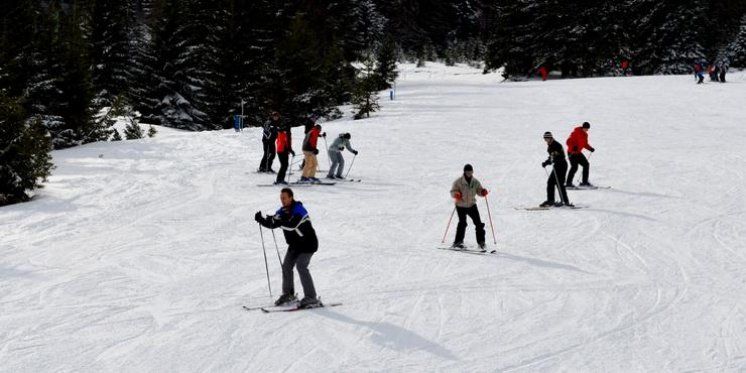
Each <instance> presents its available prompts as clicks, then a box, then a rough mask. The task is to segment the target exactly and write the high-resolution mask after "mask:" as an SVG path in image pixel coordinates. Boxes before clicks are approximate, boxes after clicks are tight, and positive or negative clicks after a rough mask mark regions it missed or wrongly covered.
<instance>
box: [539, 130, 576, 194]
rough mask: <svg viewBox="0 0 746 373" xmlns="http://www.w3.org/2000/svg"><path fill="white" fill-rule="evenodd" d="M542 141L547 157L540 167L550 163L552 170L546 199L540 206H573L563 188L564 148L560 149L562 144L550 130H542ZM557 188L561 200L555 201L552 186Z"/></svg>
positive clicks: (564, 171)
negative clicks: (545, 147) (555, 139)
mask: <svg viewBox="0 0 746 373" xmlns="http://www.w3.org/2000/svg"><path fill="white" fill-rule="evenodd" d="M544 141H546V143H547V153H549V158H547V160H546V161H544V162H543V163H542V164H541V167H546V166H549V165H552V172H551V173H550V174H549V178H548V179H547V200H546V201H544V202H543V203H542V204H541V205H540V206H541V207H552V206H562V205H566V206H571V207H572V206H573V205H572V204H571V203H570V200H569V199H568V198H567V190H565V173H567V161H565V150H564V149H562V145H561V144H560V143H558V142H557V141H554V136H552V133H551V132H544ZM555 187H556V188H557V189H559V194H560V199H561V200H562V202H560V203H556V202H555V201H554V188H555Z"/></svg>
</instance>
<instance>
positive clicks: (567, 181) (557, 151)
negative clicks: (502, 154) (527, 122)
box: [539, 122, 596, 207]
mask: <svg viewBox="0 0 746 373" xmlns="http://www.w3.org/2000/svg"><path fill="white" fill-rule="evenodd" d="M590 129H591V124H590V123H588V122H584V123H583V124H582V125H581V126H578V127H575V129H573V131H572V133H571V134H570V136H569V137H568V138H567V141H566V142H565V143H566V145H567V154H568V157H569V158H570V171H569V173H568V170H567V160H566V159H565V151H564V149H563V148H562V145H561V144H560V143H558V142H557V141H555V140H554V136H553V135H552V133H551V132H545V133H544V141H545V142H546V143H547V153H549V157H548V158H547V159H546V160H545V161H544V162H543V163H542V164H541V166H542V167H547V166H549V165H551V166H552V172H550V173H549V175H548V179H547V200H546V201H544V202H543V203H542V204H541V205H539V206H540V207H552V206H558V207H559V206H563V205H564V206H569V207H572V206H573V205H572V203H570V199H569V198H568V197H567V188H572V189H575V188H577V187H576V186H575V185H574V184H573V179H574V178H575V173H576V172H577V171H578V166H582V167H583V177H582V181H581V182H580V184H579V187H580V188H593V185H592V184H591V183H590V182H589V181H588V177H589V176H590V163H589V162H588V158H586V156H585V154H583V150H588V151H590V152H591V153H593V152H595V151H596V149H595V148H593V147H592V146H591V145H590V144H589V143H588V131H589V130H590ZM565 176H567V177H565ZM555 188H556V189H558V190H559V196H560V201H559V202H557V201H555V198H554V189H555Z"/></svg>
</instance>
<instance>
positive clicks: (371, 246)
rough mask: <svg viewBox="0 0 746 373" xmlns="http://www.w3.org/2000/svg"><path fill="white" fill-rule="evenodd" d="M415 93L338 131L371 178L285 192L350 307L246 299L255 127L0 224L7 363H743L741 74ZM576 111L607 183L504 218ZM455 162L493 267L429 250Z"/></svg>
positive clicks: (413, 80) (58, 179)
mask: <svg viewBox="0 0 746 373" xmlns="http://www.w3.org/2000/svg"><path fill="white" fill-rule="evenodd" d="M401 78H402V79H401V81H400V82H399V83H398V99H397V100H396V101H393V102H391V101H388V100H382V101H381V103H382V105H383V111H382V112H381V113H378V114H376V115H375V117H374V118H371V119H369V120H364V121H351V120H340V121H337V122H334V123H329V124H325V125H324V129H325V130H326V131H328V132H329V133H330V134H332V135H336V134H337V133H340V132H342V131H350V132H352V134H353V138H352V144H353V146H354V147H355V148H357V149H358V150H360V155H359V156H358V158H357V160H356V161H355V166H354V168H353V170H352V173H351V174H350V176H356V177H361V178H363V179H364V180H363V182H362V183H359V184H358V183H354V184H353V183H345V184H338V185H336V186H334V187H305V188H297V190H296V193H297V199H299V200H301V201H303V202H304V203H305V205H306V207H307V208H308V210H309V211H310V214H311V217H312V219H313V221H314V226H315V227H316V230H317V232H318V234H319V237H320V242H321V247H320V250H319V252H318V253H317V254H316V255H315V256H314V258H313V261H312V263H311V271H312V273H313V275H314V279H315V282H316V285H317V290H318V292H319V295H320V296H321V297H322V299H324V300H326V301H329V302H332V301H341V302H344V306H342V307H336V308H332V309H322V310H314V311H307V312H296V313H288V314H268V315H267V314H262V313H260V312H247V311H244V310H242V309H241V305H244V304H262V303H264V302H267V300H268V299H267V284H266V275H265V272H264V259H263V256H262V246H261V241H260V236H259V231H258V228H257V225H256V224H255V223H254V222H253V214H254V212H255V211H257V210H260V209H261V210H263V211H265V212H270V211H274V210H275V209H276V208H277V207H278V206H279V195H278V190H277V189H276V188H260V187H257V186H256V185H257V184H264V183H268V182H270V181H271V180H272V178H271V177H270V176H267V175H262V174H256V173H253V171H254V169H255V168H256V167H257V164H258V161H259V158H260V156H261V154H260V140H259V136H260V133H259V131H258V130H256V129H251V130H248V131H246V132H243V133H241V134H236V133H234V132H232V131H223V132H202V133H188V132H178V131H161V133H159V135H158V136H157V137H156V138H154V139H144V140H137V141H123V142H118V143H97V144H88V145H85V146H82V147H79V148H74V149H69V150H64V151H57V152H54V159H55V163H56V164H57V166H58V167H57V169H56V170H55V172H54V175H53V176H52V177H51V178H50V181H49V183H48V184H47V187H46V188H45V189H44V190H42V191H41V192H40V196H39V197H38V198H37V199H36V200H34V201H33V202H30V203H26V204H21V205H14V206H9V207H4V208H0V279H2V281H0V371H3V372H40V371H55V372H59V371H64V372H68V371H70V372H72V371H75V372H81V371H84V372H100V371H130V372H143V371H148V372H164V371H213V372H223V371H236V372H266V371H295V372H309V371H314V372H316V371H318V372H322V371H323V372H326V371H344V372H357V371H408V372H409V371H422V372H431V371H453V372H462V371H480V372H483V371H484V372H487V371H547V370H550V371H573V372H574V371H589V372H598V371H615V372H636V371H655V372H658V371H743V370H746V270H745V269H744V268H746V251H745V249H746V198H745V197H744V194H746V183H744V181H745V180H744V179H745V176H746V171H744V170H746V161H745V159H744V151H743V142H744V139H746V109H745V108H744V103H745V102H746V74H743V73H736V74H731V75H730V80H731V82H730V83H728V84H722V85H721V84H706V85H702V86H696V85H695V84H694V83H693V79H692V78H691V77H689V76H657V77H634V78H615V79H613V78H610V79H579V80H566V81H548V82H524V83H499V82H500V80H501V79H500V78H499V76H498V75H495V74H491V75H482V74H480V72H479V71H477V70H472V69H469V68H466V67H454V68H446V67H443V66H440V65H431V66H430V67H428V68H424V69H416V68H414V67H413V66H409V65H405V66H403V67H402V76H401ZM584 120H587V121H589V122H591V123H592V125H593V127H592V128H591V132H590V141H591V144H593V146H595V147H596V149H597V151H596V152H595V153H594V154H593V156H592V158H591V163H592V174H591V179H592V182H595V183H596V184H599V185H609V186H613V189H609V190H597V191H577V192H573V191H571V192H570V193H571V194H570V198H571V199H572V201H573V202H575V203H576V204H578V205H582V206H587V208H586V209H582V210H574V211H567V210H564V211H549V212H529V211H522V210H521V211H519V210H516V209H515V207H524V206H533V205H536V204H538V203H540V202H541V201H543V200H544V190H545V178H546V176H545V174H544V171H542V169H541V166H540V163H541V162H542V161H543V160H544V159H545V155H546V153H545V145H544V143H543V141H542V139H541V134H542V133H543V132H544V131H546V130H550V131H553V132H554V133H555V134H556V135H557V137H559V138H561V139H562V140H563V141H564V139H565V137H566V136H567V135H568V134H569V132H570V131H571V129H572V127H573V125H576V124H577V123H580V122H582V121H584ZM301 133H302V131H301V130H300V129H296V130H295V132H294V134H295V136H294V140H295V143H296V145H295V147H296V149H299V148H300V141H301ZM99 155H102V157H99ZM345 156H346V158H347V161H348V165H349V161H350V160H351V159H352V158H351V154H349V153H346V154H345ZM467 162H470V163H472V164H473V165H474V167H475V176H476V177H477V178H479V179H480V180H481V181H482V182H483V184H485V186H486V187H487V188H489V189H490V190H491V191H492V193H491V194H490V195H489V202H490V206H491V207H492V216H493V218H494V222H495V229H496V233H497V237H498V238H497V239H498V245H497V248H498V250H499V255H496V256H477V255H467V254H461V253H454V252H449V251H443V250H437V249H436V247H437V246H438V245H439V242H440V239H441V236H442V234H443V230H444V229H445V225H446V222H447V220H448V216H449V214H450V212H451V210H452V201H451V199H450V197H449V195H448V190H449V188H450V184H451V182H452V181H453V180H454V179H455V178H456V177H458V176H459V174H460V170H461V168H462V166H463V164H464V163H467ZM320 164H321V166H322V168H323V169H328V165H327V159H326V156H322V157H321V158H320ZM277 167H278V166H277V165H276V166H275V168H277ZM479 207H480V210H481V213H482V216H483V218H485V220H486V215H487V214H486V209H485V204H484V202H483V201H480V205H479ZM278 234H279V232H278ZM449 236H450V237H449V239H452V237H453V227H451V232H450V233H449ZM488 237H490V233H489V230H488ZM264 238H265V244H266V245H267V246H266V247H267V250H268V251H267V255H268V257H267V259H268V261H269V265H270V271H271V273H270V274H271V277H272V289H273V292H274V293H275V295H277V293H278V292H279V286H280V282H279V281H280V272H279V265H278V259H277V254H276V253H275V248H274V244H273V242H272V236H271V234H270V232H269V231H264ZM277 239H278V241H279V243H280V250H281V252H284V247H285V246H284V244H283V240H282V238H281V236H280V235H278V237H277ZM467 240H468V241H471V242H473V230H471V227H470V228H469V230H468V231H467ZM490 241H491V238H490ZM297 290H298V292H301V289H300V286H299V285H298V289H297Z"/></svg>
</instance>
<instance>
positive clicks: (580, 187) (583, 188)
mask: <svg viewBox="0 0 746 373" xmlns="http://www.w3.org/2000/svg"><path fill="white" fill-rule="evenodd" d="M565 189H567V190H597V189H611V187H610V186H595V185H593V186H582V185H578V186H571V187H565Z"/></svg>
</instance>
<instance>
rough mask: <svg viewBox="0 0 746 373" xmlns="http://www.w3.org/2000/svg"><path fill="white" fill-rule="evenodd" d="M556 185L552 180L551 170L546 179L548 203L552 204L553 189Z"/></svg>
mask: <svg viewBox="0 0 746 373" xmlns="http://www.w3.org/2000/svg"><path fill="white" fill-rule="evenodd" d="M556 185H557V180H556V179H555V178H554V170H552V172H551V173H549V178H548V179H547V201H548V202H550V203H554V188H555V187H556Z"/></svg>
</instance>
